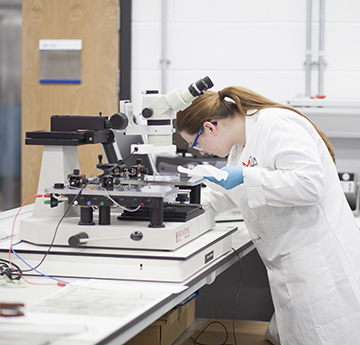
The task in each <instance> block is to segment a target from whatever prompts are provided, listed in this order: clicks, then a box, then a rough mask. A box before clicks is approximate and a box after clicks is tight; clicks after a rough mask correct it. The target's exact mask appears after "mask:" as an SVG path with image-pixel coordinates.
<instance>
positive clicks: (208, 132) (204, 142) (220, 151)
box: [179, 121, 233, 157]
mask: <svg viewBox="0 0 360 345" xmlns="http://www.w3.org/2000/svg"><path fill="white" fill-rule="evenodd" d="M225 132H226V131H225V128H224V124H223V123H222V121H217V123H216V124H214V123H213V122H209V121H207V122H205V123H204V128H203V130H202V131H201V134H200V135H199V137H198V139H197V147H200V149H199V152H200V154H202V155H204V154H206V153H207V154H210V155H216V156H219V157H226V156H227V155H228V154H229V153H230V150H231V147H232V146H233V144H232V143H230V141H229V140H228V139H229V138H227V137H226V135H225V134H226V133H225ZM179 134H180V135H181V136H182V138H183V139H184V140H186V141H187V142H188V143H189V144H192V143H193V142H194V140H195V138H196V134H194V135H190V134H188V133H187V132H184V131H183V132H179Z"/></svg>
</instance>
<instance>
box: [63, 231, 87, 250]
mask: <svg viewBox="0 0 360 345" xmlns="http://www.w3.org/2000/svg"><path fill="white" fill-rule="evenodd" d="M82 238H89V236H88V234H87V233H86V232H79V233H78V234H76V235H74V236H71V237H70V238H69V240H68V243H69V246H70V247H72V248H77V247H79V246H80V245H81V244H82V243H81V242H80V239H82Z"/></svg>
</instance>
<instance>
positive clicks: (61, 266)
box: [14, 226, 237, 282]
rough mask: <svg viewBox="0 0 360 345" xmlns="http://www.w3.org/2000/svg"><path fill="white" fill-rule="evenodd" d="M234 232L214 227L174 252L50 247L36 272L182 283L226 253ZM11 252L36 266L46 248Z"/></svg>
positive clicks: (24, 246)
mask: <svg viewBox="0 0 360 345" xmlns="http://www.w3.org/2000/svg"><path fill="white" fill-rule="evenodd" d="M235 231H237V227H234V226H216V227H215V228H213V229H211V230H210V231H207V232H206V233H204V234H203V235H201V236H199V237H197V238H196V239H194V240H193V241H191V242H189V243H187V244H186V245H184V246H182V247H180V248H179V249H177V250H174V251H154V250H119V249H117V250H115V249H104V248H99V249H97V248H71V247H52V248H51V251H50V252H49V254H48V255H47V257H46V259H45V261H44V263H43V264H42V265H41V266H40V268H39V270H40V271H41V272H43V273H45V274H48V275H50V276H53V277H63V278H66V277H75V278H98V279H101V278H103V279H105V278H106V279H121V280H122V279H126V280H144V281H164V282H182V281H184V280H186V279H187V278H189V277H190V276H192V275H193V274H195V273H196V272H197V271H199V270H200V269H202V268H203V267H205V266H206V265H208V264H210V263H212V262H214V261H215V260H216V259H218V258H219V257H221V256H222V255H224V254H225V253H227V252H228V251H230V250H231V246H232V240H231V239H232V236H231V235H232V234H233V233H234V232H235ZM14 249H15V251H16V252H17V253H18V254H19V255H20V256H21V257H22V258H23V259H24V260H26V261H27V262H29V264H30V265H36V264H37V263H38V262H39V261H40V260H41V259H42V257H43V255H44V254H45V253H46V252H47V249H48V247H47V246H37V245H32V244H29V243H24V242H22V243H20V244H18V245H16V246H15V247H14ZM35 254H36V255H35ZM14 262H17V260H16V259H15V258H14Z"/></svg>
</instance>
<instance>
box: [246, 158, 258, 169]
mask: <svg viewBox="0 0 360 345" xmlns="http://www.w3.org/2000/svg"><path fill="white" fill-rule="evenodd" d="M242 164H243V166H244V167H256V166H257V165H258V162H257V160H256V158H255V157H253V156H250V157H249V160H248V161H247V163H245V162H243V163H242Z"/></svg>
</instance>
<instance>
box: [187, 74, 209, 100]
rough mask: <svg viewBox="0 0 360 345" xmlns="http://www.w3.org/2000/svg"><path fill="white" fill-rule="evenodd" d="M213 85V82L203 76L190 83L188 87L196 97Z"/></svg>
mask: <svg viewBox="0 0 360 345" xmlns="http://www.w3.org/2000/svg"><path fill="white" fill-rule="evenodd" d="M213 86H214V84H213V82H212V81H211V79H210V78H209V77H204V78H202V79H199V80H198V81H197V82H195V83H193V84H191V85H190V86H189V87H188V90H189V92H190V93H191V94H192V95H193V96H194V97H198V96H200V95H202V94H203V93H204V91H206V90H208V89H210V88H212V87H213Z"/></svg>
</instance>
